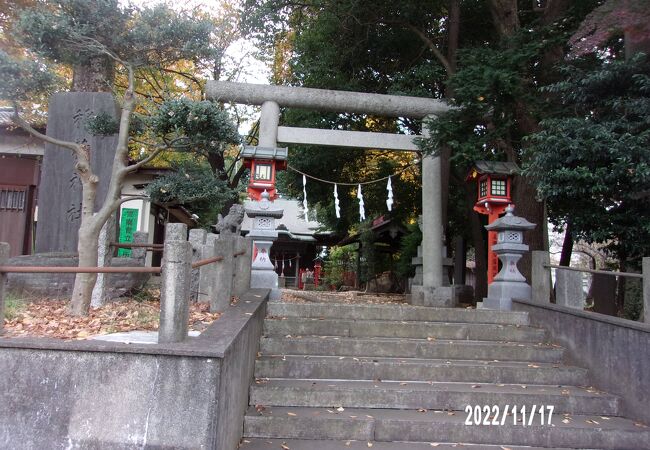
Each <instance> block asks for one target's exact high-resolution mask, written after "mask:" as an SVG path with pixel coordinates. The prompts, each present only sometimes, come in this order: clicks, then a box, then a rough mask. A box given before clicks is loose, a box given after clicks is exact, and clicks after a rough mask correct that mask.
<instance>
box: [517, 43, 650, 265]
mask: <svg viewBox="0 0 650 450" xmlns="http://www.w3.org/2000/svg"><path fill="white" fill-rule="evenodd" d="M563 72H564V75H565V77H566V78H565V80H564V81H562V82H559V83H556V84H554V85H552V86H550V87H549V88H547V90H548V91H549V92H552V93H553V94H556V95H558V96H560V97H561V98H562V100H563V102H564V108H563V109H562V110H561V111H560V112H559V113H558V114H556V115H555V116H554V117H553V118H550V119H547V120H545V121H543V122H542V126H543V130H542V131H541V132H539V133H537V134H535V135H533V136H531V138H530V142H531V148H530V153H531V163H530V166H529V167H528V168H527V173H528V174H529V175H530V176H531V177H533V178H534V179H535V180H536V182H537V185H538V189H539V192H540V195H542V196H543V197H544V198H545V199H547V201H548V204H549V212H550V214H551V219H552V220H553V222H554V223H556V224H561V223H565V222H567V221H571V224H572V229H573V233H574V235H575V237H576V238H578V239H584V240H585V241H587V242H598V243H606V244H608V246H607V248H608V249H609V250H610V251H613V252H614V253H615V254H616V255H617V256H618V257H620V258H623V259H625V260H636V259H639V258H641V257H642V256H644V255H647V254H649V253H650V212H649V211H650V200H649V199H650V195H649V194H648V193H649V192H650V152H649V151H648V148H649V147H650V62H648V59H647V58H646V57H644V56H642V55H641V56H638V57H636V58H634V59H633V60H631V61H616V60H614V61H604V62H602V63H600V64H599V65H598V66H597V67H596V68H593V69H589V68H584V67H581V66H580V63H577V64H576V65H571V66H568V67H566V68H565V69H564V70H563Z"/></svg>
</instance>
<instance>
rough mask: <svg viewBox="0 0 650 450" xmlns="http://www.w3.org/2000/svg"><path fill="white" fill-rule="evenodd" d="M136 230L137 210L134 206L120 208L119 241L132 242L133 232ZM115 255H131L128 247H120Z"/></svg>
mask: <svg viewBox="0 0 650 450" xmlns="http://www.w3.org/2000/svg"><path fill="white" fill-rule="evenodd" d="M136 231H138V210H137V209H136V208H122V217H121V218H120V242H133V233H135V232H136ZM117 256H131V249H130V248H121V249H119V250H118V251H117Z"/></svg>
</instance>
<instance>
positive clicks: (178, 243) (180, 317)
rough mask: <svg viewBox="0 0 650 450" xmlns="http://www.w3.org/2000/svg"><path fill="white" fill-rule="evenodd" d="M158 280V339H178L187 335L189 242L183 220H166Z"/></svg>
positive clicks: (168, 341) (190, 269)
mask: <svg viewBox="0 0 650 450" xmlns="http://www.w3.org/2000/svg"><path fill="white" fill-rule="evenodd" d="M165 228H166V229H165V236H166V239H165V250H164V253H163V261H162V275H161V277H162V279H161V284H160V326H159V328H158V343H171V342H182V341H183V340H184V339H185V338H187V329H188V323H187V322H188V319H189V312H190V303H189V297H190V281H191V276H192V245H191V244H190V243H189V242H187V241H186V240H185V239H175V238H176V237H178V236H181V235H182V236H186V235H187V227H186V226H185V224H177V223H173V224H172V223H168V224H167V226H166V227H165Z"/></svg>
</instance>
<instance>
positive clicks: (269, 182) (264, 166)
mask: <svg viewBox="0 0 650 450" xmlns="http://www.w3.org/2000/svg"><path fill="white" fill-rule="evenodd" d="M287 154H288V150H287V149H286V148H276V147H249V146H246V147H244V150H243V152H242V157H243V158H244V166H245V167H248V168H249V169H250V171H251V174H250V180H249V182H248V196H249V197H250V198H251V199H252V200H257V201H260V200H261V199H262V192H267V193H268V194H269V199H270V200H271V201H273V200H275V199H276V198H277V197H278V194H277V192H276V190H275V178H276V175H277V172H278V170H285V169H286V168H287Z"/></svg>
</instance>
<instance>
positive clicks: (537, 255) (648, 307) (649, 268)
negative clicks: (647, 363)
mask: <svg viewBox="0 0 650 450" xmlns="http://www.w3.org/2000/svg"><path fill="white" fill-rule="evenodd" d="M532 262H533V264H532V296H533V298H532V299H533V301H535V302H538V303H548V302H550V301H551V290H552V281H551V270H553V269H555V270H556V271H558V270H562V271H569V272H579V273H589V274H593V275H604V276H612V277H625V278H632V279H640V280H641V283H642V291H643V294H642V295H643V313H642V317H641V318H642V319H643V320H642V321H643V322H645V323H650V257H645V258H643V261H642V272H641V273H634V272H620V271H608V270H595V269H582V268H578V267H568V266H559V265H555V264H551V263H550V257H549V254H548V252H544V251H534V252H532ZM557 278H558V277H557V276H556V279H557ZM566 283H567V286H568V285H569V284H570V283H571V282H570V281H566ZM581 289H582V280H581V279H580V278H578V279H577V281H574V285H571V286H570V288H568V289H567V290H569V291H572V292H579V290H581ZM562 295H564V294H563V293H562ZM557 297H558V293H557V292H556V301H557V300H558V298H557ZM564 300H565V299H564V298H562V301H560V302H557V303H559V304H563V303H564ZM570 300H571V299H569V302H568V303H571V302H570ZM612 301H614V298H613V299H612ZM565 306H570V307H574V308H578V309H583V308H580V307H579V305H575V304H574V305H573V306H572V305H570V304H567V305H565Z"/></svg>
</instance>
